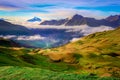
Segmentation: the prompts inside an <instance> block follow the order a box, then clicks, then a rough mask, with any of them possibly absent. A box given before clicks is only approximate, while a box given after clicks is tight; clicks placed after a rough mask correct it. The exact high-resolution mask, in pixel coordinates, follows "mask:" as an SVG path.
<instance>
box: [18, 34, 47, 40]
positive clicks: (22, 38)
mask: <svg viewBox="0 0 120 80" xmlns="http://www.w3.org/2000/svg"><path fill="white" fill-rule="evenodd" d="M43 39H45V37H42V36H40V35H32V36H19V37H18V38H17V40H43Z"/></svg>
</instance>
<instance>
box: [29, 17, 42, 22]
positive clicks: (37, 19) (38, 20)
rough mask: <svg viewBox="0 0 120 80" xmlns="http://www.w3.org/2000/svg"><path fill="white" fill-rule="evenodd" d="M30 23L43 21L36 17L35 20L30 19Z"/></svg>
mask: <svg viewBox="0 0 120 80" xmlns="http://www.w3.org/2000/svg"><path fill="white" fill-rule="evenodd" d="M27 21H28V22H40V21H41V19H40V18H38V17H34V18H32V19H29V20H27Z"/></svg>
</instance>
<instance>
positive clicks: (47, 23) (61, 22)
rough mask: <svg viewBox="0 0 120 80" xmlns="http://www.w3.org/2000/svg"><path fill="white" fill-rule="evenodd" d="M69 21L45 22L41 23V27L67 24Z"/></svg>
mask: <svg viewBox="0 0 120 80" xmlns="http://www.w3.org/2000/svg"><path fill="white" fill-rule="evenodd" d="M67 21H68V19H60V20H50V21H44V22H42V23H40V24H41V25H62V24H65V22H67Z"/></svg>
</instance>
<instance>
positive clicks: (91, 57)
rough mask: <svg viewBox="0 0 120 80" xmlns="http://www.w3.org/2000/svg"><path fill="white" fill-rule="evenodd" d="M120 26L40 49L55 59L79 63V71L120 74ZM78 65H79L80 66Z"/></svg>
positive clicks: (41, 52) (42, 52) (43, 53)
mask: <svg viewBox="0 0 120 80" xmlns="http://www.w3.org/2000/svg"><path fill="white" fill-rule="evenodd" d="M119 32H120V28H117V29H115V30H111V31H104V32H98V33H94V34H91V35H88V36H86V37H83V38H80V40H78V41H75V42H72V43H69V44H67V45H64V46H61V47H58V48H53V49H47V50H40V51H39V52H38V53H39V54H42V55H46V56H48V57H49V58H50V59H52V60H53V61H63V62H66V63H75V64H78V65H79V67H78V69H79V70H78V72H79V71H81V70H83V71H89V72H93V73H96V74H99V75H101V76H103V75H105V74H108V75H109V76H110V75H111V76H117V77H119V76H120V63H119V62H120V38H119V36H120V34H119ZM78 65H77V66H78Z"/></svg>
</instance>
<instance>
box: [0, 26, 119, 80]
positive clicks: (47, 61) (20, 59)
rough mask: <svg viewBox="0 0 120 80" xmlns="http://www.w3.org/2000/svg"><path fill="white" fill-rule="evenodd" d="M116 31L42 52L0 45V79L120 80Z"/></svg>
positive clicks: (90, 36) (93, 35)
mask: <svg viewBox="0 0 120 80" xmlns="http://www.w3.org/2000/svg"><path fill="white" fill-rule="evenodd" d="M119 32H120V28H118V29H116V30H112V31H105V32H99V33H95V34H91V35H89V36H86V37H83V38H81V39H80V40H79V41H76V42H72V43H69V44H67V45H65V46H61V47H58V48H52V49H45V50H42V49H30V48H29V49H28V48H20V47H13V46H10V44H9V43H6V44H5V45H4V44H0V45H1V46H0V80H120V79H119V78H120V38H119V37H120V34H119ZM2 41H3V42H4V39H3V40H2ZM5 42H6V41H5Z"/></svg>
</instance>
